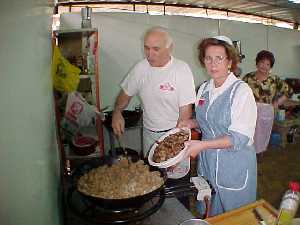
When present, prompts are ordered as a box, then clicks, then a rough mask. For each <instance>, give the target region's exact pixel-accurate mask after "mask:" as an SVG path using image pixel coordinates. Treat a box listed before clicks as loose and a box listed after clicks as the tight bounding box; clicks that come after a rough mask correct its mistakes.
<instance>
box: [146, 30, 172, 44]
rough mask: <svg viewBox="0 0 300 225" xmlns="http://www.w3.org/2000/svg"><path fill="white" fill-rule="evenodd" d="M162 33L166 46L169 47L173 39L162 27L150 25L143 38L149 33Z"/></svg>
mask: <svg viewBox="0 0 300 225" xmlns="http://www.w3.org/2000/svg"><path fill="white" fill-rule="evenodd" d="M156 32H157V33H162V34H163V35H164V38H165V40H166V48H170V47H171V45H172V44H173V39H172V37H171V36H170V34H169V33H168V32H167V30H166V29H165V28H163V27H160V26H156V27H151V28H150V29H148V30H147V31H146V33H145V35H144V39H145V38H146V37H147V36H148V35H149V34H151V33H156Z"/></svg>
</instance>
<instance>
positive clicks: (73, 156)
mask: <svg viewBox="0 0 300 225" xmlns="http://www.w3.org/2000/svg"><path fill="white" fill-rule="evenodd" d="M64 149H65V153H66V159H67V160H72V159H92V158H97V157H100V151H99V146H97V147H96V150H95V152H94V153H92V154H90V155H84V156H82V155H76V154H75V153H74V152H73V151H72V150H71V149H70V147H69V145H65V146H64Z"/></svg>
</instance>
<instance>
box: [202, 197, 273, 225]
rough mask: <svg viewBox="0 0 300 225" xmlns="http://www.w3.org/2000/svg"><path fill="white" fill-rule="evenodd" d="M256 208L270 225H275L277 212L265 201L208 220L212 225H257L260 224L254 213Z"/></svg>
mask: <svg viewBox="0 0 300 225" xmlns="http://www.w3.org/2000/svg"><path fill="white" fill-rule="evenodd" d="M254 208H256V209H257V211H258V212H259V213H260V214H261V215H262V217H263V219H264V221H265V222H266V223H267V224H268V225H274V224H275V222H276V217H277V210H276V209H275V208H273V207H272V206H271V205H270V204H269V203H268V202H266V201H265V200H263V199H262V200H259V201H256V202H255V203H252V204H249V205H245V206H243V207H241V208H238V209H235V210H232V211H229V212H226V213H223V214H220V215H218V216H214V217H210V218H207V219H206V221H207V222H209V223H210V224H211V225H257V224H258V222H257V220H256V218H255V216H254V214H253V212H252V210H253V209H254Z"/></svg>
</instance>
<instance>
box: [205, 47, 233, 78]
mask: <svg viewBox="0 0 300 225" xmlns="http://www.w3.org/2000/svg"><path fill="white" fill-rule="evenodd" d="M231 63H232V61H231V60H229V59H228V56H227V55H226V51H225V48H224V47H223V46H218V45H216V46H214V45H212V46H209V47H207V48H206V50H205V57H204V64H205V68H206V70H207V73H208V74H209V75H210V76H211V78H212V79H214V80H224V81H225V79H226V78H227V76H228V70H229V68H230V67H231Z"/></svg>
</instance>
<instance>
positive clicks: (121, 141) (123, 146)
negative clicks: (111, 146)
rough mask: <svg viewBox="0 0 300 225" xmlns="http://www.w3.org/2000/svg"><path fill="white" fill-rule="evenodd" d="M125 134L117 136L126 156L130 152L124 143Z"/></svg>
mask: <svg viewBox="0 0 300 225" xmlns="http://www.w3.org/2000/svg"><path fill="white" fill-rule="evenodd" d="M123 135H124V134H121V135H119V136H117V139H118V142H119V145H120V147H121V148H122V150H123V152H124V154H125V156H126V157H127V155H128V153H127V150H126V148H125V144H124V140H123Z"/></svg>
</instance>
